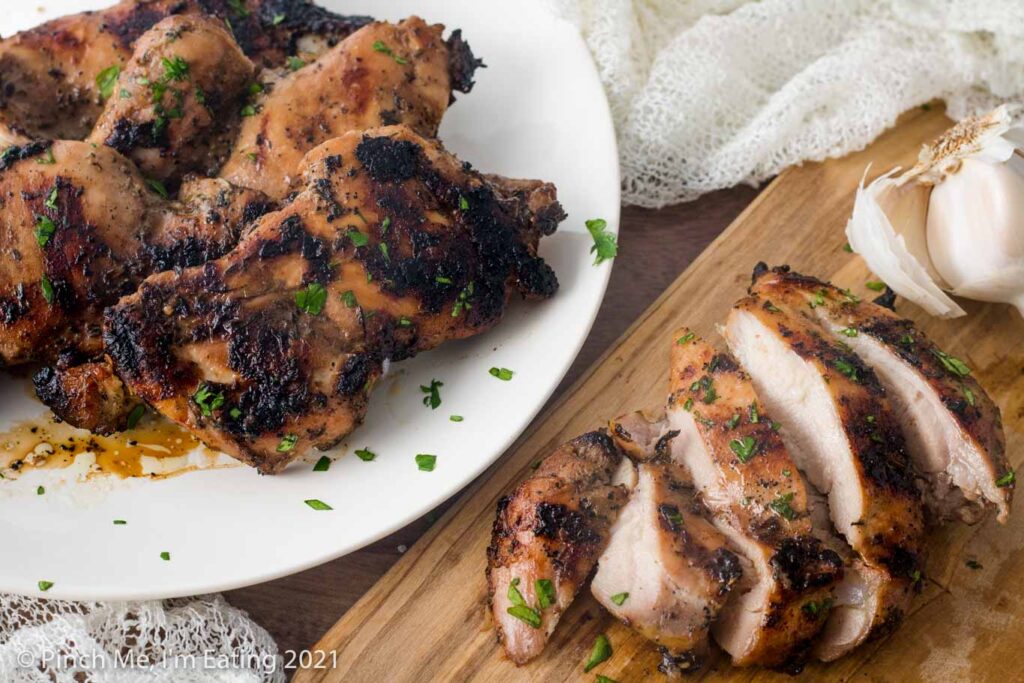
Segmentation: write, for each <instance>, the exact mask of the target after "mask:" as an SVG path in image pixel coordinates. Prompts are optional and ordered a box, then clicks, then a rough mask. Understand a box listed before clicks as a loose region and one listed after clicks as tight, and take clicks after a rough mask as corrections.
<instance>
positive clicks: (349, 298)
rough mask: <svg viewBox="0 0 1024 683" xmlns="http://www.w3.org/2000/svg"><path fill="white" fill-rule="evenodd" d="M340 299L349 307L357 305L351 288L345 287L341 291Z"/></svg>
mask: <svg viewBox="0 0 1024 683" xmlns="http://www.w3.org/2000/svg"><path fill="white" fill-rule="evenodd" d="M341 300H342V301H343V302H345V305H346V306H348V307H349V308H355V307H356V306H358V305H359V302H358V301H356V294H355V292H353V291H352V290H351V289H346V290H345V291H344V292H342V293H341Z"/></svg>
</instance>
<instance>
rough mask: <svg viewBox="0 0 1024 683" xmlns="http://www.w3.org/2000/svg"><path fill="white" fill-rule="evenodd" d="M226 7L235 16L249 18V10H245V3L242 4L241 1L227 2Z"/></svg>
mask: <svg viewBox="0 0 1024 683" xmlns="http://www.w3.org/2000/svg"><path fill="white" fill-rule="evenodd" d="M228 7H230V8H231V9H232V10H234V12H235V14H237V15H238V16H240V17H242V18H243V19H244V18H245V17H247V16H249V10H247V9H246V8H245V3H243V2H242V0H228Z"/></svg>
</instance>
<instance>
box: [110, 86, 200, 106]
mask: <svg viewBox="0 0 1024 683" xmlns="http://www.w3.org/2000/svg"><path fill="white" fill-rule="evenodd" d="M121 96H122V97H124V91H123V90H122V91H121ZM195 96H196V102H198V103H199V104H202V105H205V104H206V93H205V92H203V89H202V88H200V87H199V86H198V85H197V86H196V89H195Z"/></svg>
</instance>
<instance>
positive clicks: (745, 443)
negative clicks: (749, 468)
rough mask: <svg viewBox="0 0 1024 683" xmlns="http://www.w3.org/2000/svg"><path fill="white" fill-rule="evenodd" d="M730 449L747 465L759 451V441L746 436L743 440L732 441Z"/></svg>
mask: <svg viewBox="0 0 1024 683" xmlns="http://www.w3.org/2000/svg"><path fill="white" fill-rule="evenodd" d="M729 448H730V450H732V452H733V453H735V454H736V457H737V458H739V461H740V462H742V463H744V464H746V463H747V462H748V461H749V460H750V459H751V458H753V457H754V455H755V453H756V451H757V441H756V440H755V439H754V437H752V436H744V437H743V438H742V439H733V440H732V441H730V442H729Z"/></svg>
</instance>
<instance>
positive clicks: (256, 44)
mask: <svg viewBox="0 0 1024 683" xmlns="http://www.w3.org/2000/svg"><path fill="white" fill-rule="evenodd" d="M173 14H189V15H196V14H207V15H213V16H214V17H216V18H217V19H218V20H219V21H220V22H222V23H225V24H227V25H230V28H231V32H232V35H233V36H234V38H235V40H236V41H237V42H238V44H239V45H240V46H241V47H242V50H243V51H244V52H245V54H247V55H248V56H249V57H250V58H252V59H253V60H254V61H255V62H256V63H257V64H259V65H261V66H265V67H278V66H282V65H284V64H285V63H286V59H287V58H288V56H290V55H295V54H296V53H297V52H301V53H302V54H303V55H305V54H306V53H313V54H316V53H319V52H321V51H323V50H325V49H327V48H328V47H330V46H331V45H334V44H335V43H336V42H337V41H338V40H340V39H342V38H344V37H345V36H347V35H349V34H350V33H352V32H353V31H355V30H356V29H358V28H360V27H361V26H363V25H365V24H366V23H368V22H369V21H370V19H369V17H341V16H337V15H335V14H332V13H330V12H328V11H327V10H324V9H322V8H320V7H317V6H316V5H314V4H312V3H311V2H308V1H307V0H239V1H236V0H123V1H122V2H120V3H118V4H116V5H114V6H113V7H110V8H108V9H105V10H101V11H98V12H83V13H81V14H73V15H68V16H65V17H60V18H59V19H54V20H52V21H48V22H46V23H44V24H40V25H39V26H36V27H35V28H32V29H29V30H27V31H22V32H21V33H18V34H16V35H14V36H11V37H10V38H7V39H6V40H4V41H2V42H0V128H7V130H8V135H6V136H0V137H6V138H8V139H9V140H10V142H12V143H14V142H16V143H23V142H27V141H29V140H30V139H52V138H60V139H82V138H83V137H85V135H86V134H88V132H89V130H90V129H91V128H92V127H93V124H94V123H95V121H96V119H97V117H98V116H99V115H100V111H101V109H102V105H103V97H102V95H101V88H100V85H101V84H102V83H104V82H105V81H106V80H107V78H108V77H109V76H110V75H111V74H116V71H117V69H118V68H120V67H123V66H124V65H125V64H126V63H127V62H128V59H129V57H130V56H131V51H132V46H133V44H134V42H135V41H136V39H138V37H139V36H140V35H142V34H143V33H144V32H145V31H147V30H148V29H150V28H151V27H152V26H153V25H155V24H156V23H157V22H159V21H160V20H161V19H164V18H165V17H167V16H169V15H173ZM113 96H114V97H117V96H118V93H117V92H116V91H115V92H114V93H113Z"/></svg>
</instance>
